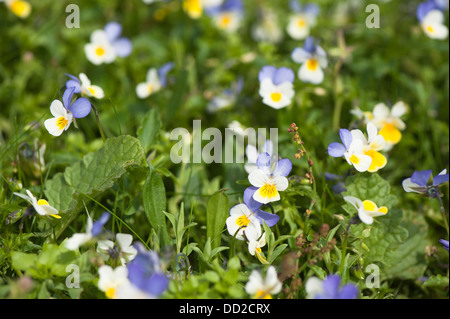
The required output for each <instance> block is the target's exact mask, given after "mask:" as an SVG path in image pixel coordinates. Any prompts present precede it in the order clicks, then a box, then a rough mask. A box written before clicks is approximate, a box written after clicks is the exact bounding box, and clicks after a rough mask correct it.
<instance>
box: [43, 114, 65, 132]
mask: <svg viewBox="0 0 450 319" xmlns="http://www.w3.org/2000/svg"><path fill="white" fill-rule="evenodd" d="M57 121H58V119H57V118H56V117H54V118H51V119H48V120H45V122H44V126H45V128H46V129H47V131H48V132H49V133H50V134H51V135H53V136H60V135H61V134H62V133H63V132H64V129H62V130H61V129H60V128H59V127H58V125H56V123H57Z"/></svg>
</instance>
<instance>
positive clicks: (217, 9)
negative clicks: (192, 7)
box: [206, 0, 244, 33]
mask: <svg viewBox="0 0 450 319" xmlns="http://www.w3.org/2000/svg"><path fill="white" fill-rule="evenodd" d="M243 11H244V7H243V4H242V0H225V1H223V2H222V3H221V4H220V5H218V6H210V7H209V8H207V10H206V12H207V14H208V15H209V16H211V18H212V19H213V21H214V23H215V25H216V26H217V28H218V29H219V30H223V31H225V32H228V33H232V32H235V31H236V30H237V29H238V28H239V27H240V25H241V21H242V18H243Z"/></svg>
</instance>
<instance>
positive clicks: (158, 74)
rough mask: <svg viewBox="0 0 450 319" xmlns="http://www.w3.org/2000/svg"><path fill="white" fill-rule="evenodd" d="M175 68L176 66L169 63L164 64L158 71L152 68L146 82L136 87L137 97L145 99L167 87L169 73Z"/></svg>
mask: <svg viewBox="0 0 450 319" xmlns="http://www.w3.org/2000/svg"><path fill="white" fill-rule="evenodd" d="M173 66H174V64H173V63H172V62H169V63H166V64H164V65H163V66H162V67H160V68H159V69H158V70H157V69H155V68H150V69H149V70H148V71H147V77H146V80H145V82H142V83H139V84H138V85H137V86H136V94H137V96H138V97H139V98H141V99H145V98H147V97H149V96H150V95H151V94H153V93H155V92H158V91H159V90H161V88H163V87H165V86H166V82H167V80H166V79H167V73H169V72H170V71H171V70H172V69H173Z"/></svg>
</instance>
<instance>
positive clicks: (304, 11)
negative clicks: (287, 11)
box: [286, 0, 320, 40]
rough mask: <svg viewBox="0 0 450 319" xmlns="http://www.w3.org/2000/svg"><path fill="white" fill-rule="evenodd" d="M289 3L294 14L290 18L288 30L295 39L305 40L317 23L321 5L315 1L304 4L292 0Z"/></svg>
mask: <svg viewBox="0 0 450 319" xmlns="http://www.w3.org/2000/svg"><path fill="white" fill-rule="evenodd" d="M289 3H290V7H291V10H292V11H293V12H294V14H293V15H291V17H290V18H289V23H288V25H287V28H286V31H287V33H288V34H289V35H290V36H291V37H292V38H293V39H295V40H303V39H305V38H306V37H307V36H309V33H310V31H311V28H312V27H314V26H315V25H316V21H317V16H318V14H319V12H320V9H319V6H317V5H316V4H313V3H308V4H306V5H304V6H302V5H301V4H300V3H299V2H298V1H297V0H291V1H289Z"/></svg>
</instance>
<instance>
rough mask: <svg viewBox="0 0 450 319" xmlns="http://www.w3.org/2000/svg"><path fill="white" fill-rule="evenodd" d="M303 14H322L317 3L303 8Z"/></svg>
mask: <svg viewBox="0 0 450 319" xmlns="http://www.w3.org/2000/svg"><path fill="white" fill-rule="evenodd" d="M303 12H305V13H308V14H312V15H318V14H319V13H320V7H319V6H318V5H317V4H315V3H308V4H307V5H305V7H304V8H303Z"/></svg>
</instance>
